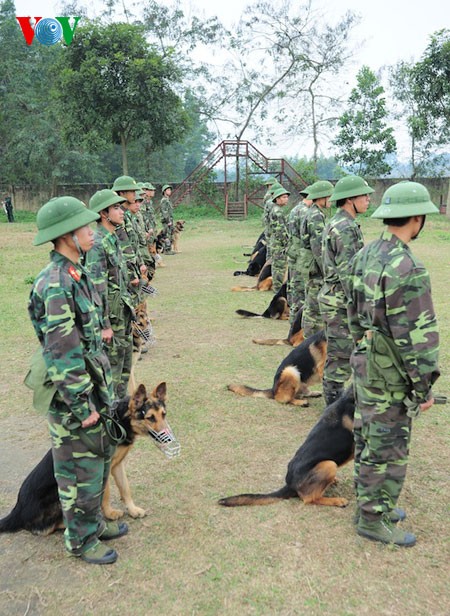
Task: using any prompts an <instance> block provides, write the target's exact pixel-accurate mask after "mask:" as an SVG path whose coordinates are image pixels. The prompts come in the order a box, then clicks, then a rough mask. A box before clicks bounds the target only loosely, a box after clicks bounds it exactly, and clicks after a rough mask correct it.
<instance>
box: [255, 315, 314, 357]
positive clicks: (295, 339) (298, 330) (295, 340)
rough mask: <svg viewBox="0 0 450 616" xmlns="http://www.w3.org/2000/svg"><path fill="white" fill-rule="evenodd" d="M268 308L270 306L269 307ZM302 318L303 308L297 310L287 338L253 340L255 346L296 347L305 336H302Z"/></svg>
mask: <svg viewBox="0 0 450 616" xmlns="http://www.w3.org/2000/svg"><path fill="white" fill-rule="evenodd" d="M269 307H270V306H269ZM302 316H303V308H299V310H297V313H296V315H295V317H294V320H293V321H292V323H291V326H290V328H289V332H288V335H287V338H253V342H254V343H255V344H265V345H268V346H275V345H282V344H286V345H288V346H292V347H296V346H298V345H299V344H301V343H302V342H303V340H304V339H305V336H304V335H303V328H302Z"/></svg>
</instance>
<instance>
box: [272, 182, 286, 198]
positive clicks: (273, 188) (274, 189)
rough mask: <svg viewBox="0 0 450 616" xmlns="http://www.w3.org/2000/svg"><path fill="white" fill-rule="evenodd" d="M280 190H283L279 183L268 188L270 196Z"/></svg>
mask: <svg viewBox="0 0 450 616" xmlns="http://www.w3.org/2000/svg"><path fill="white" fill-rule="evenodd" d="M280 188H283V186H282V185H281V184H280V182H275V183H274V184H272V186H270V188H269V193H270V194H271V195H273V193H274V192H275V191H276V190H279V189H280Z"/></svg>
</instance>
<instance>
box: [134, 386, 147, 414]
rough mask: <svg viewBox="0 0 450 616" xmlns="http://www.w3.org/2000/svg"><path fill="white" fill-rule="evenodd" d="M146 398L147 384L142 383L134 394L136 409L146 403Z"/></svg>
mask: <svg viewBox="0 0 450 616" xmlns="http://www.w3.org/2000/svg"><path fill="white" fill-rule="evenodd" d="M146 398H147V390H146V389H145V385H143V384H142V383H141V384H140V385H139V387H138V388H137V389H136V391H135V392H134V394H133V402H134V406H135V408H136V409H138V408H140V407H141V406H142V405H143V404H144V401H145V399H146Z"/></svg>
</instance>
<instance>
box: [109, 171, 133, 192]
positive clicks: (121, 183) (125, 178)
mask: <svg viewBox="0 0 450 616" xmlns="http://www.w3.org/2000/svg"><path fill="white" fill-rule="evenodd" d="M138 189H139V186H138V185H137V182H136V181H135V180H133V178H132V177H130V176H129V175H120V176H119V177H118V178H116V179H115V180H114V184H113V185H112V190H115V191H117V192H118V191H119V190H123V191H126V190H138Z"/></svg>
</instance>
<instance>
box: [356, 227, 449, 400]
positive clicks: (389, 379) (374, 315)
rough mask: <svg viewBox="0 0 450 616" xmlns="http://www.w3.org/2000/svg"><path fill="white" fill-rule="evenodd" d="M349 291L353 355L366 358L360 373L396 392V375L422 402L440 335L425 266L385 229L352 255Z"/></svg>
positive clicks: (435, 374)
mask: <svg viewBox="0 0 450 616" xmlns="http://www.w3.org/2000/svg"><path fill="white" fill-rule="evenodd" d="M349 295H350V303H349V305H348V316H349V326H350V332H351V334H352V336H353V339H354V341H355V343H357V347H356V350H355V351H354V355H355V354H362V355H363V356H364V357H366V358H367V362H366V365H365V366H364V369H365V370H366V374H365V375H364V374H362V375H360V376H362V377H364V378H367V379H369V382H370V380H373V379H375V380H377V381H384V382H385V383H386V389H387V390H390V389H394V390H395V383H394V381H395V379H396V377H395V374H394V373H399V374H400V376H401V378H402V379H403V380H404V381H405V383H406V389H407V391H408V390H409V392H410V393H411V394H412V396H413V399H415V400H416V401H417V402H419V403H421V402H424V401H425V400H426V398H427V395H428V393H429V390H430V387H431V385H432V384H433V382H434V381H435V380H436V379H437V377H438V376H439V369H438V352H439V334H438V328H437V322H436V316H435V313H434V308H433V301H432V299H431V285H430V278H429V275H428V272H427V270H426V269H425V267H424V266H423V265H422V263H421V262H420V261H419V260H418V259H417V258H416V257H414V255H413V254H412V253H411V251H410V249H409V247H408V246H407V245H406V244H405V243H404V242H402V241H401V240H400V239H399V238H397V237H396V236H395V235H393V234H391V233H389V232H388V231H385V232H384V233H383V235H382V236H381V238H380V239H379V240H376V241H374V242H372V243H370V244H369V245H368V246H366V247H365V248H363V249H362V250H360V251H359V252H358V253H357V254H356V255H355V257H354V259H353V261H352V264H351V277H350V279H349ZM356 359H357V357H356ZM352 362H353V357H352ZM397 380H398V379H397ZM391 385H392V387H391Z"/></svg>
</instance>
